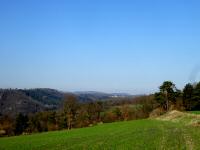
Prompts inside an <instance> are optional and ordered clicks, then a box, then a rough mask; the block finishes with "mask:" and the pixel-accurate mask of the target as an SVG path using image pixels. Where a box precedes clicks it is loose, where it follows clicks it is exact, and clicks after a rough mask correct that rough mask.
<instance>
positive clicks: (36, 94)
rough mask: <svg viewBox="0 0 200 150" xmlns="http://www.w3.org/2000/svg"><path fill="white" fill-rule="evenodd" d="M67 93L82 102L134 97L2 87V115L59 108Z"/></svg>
mask: <svg viewBox="0 0 200 150" xmlns="http://www.w3.org/2000/svg"><path fill="white" fill-rule="evenodd" d="M65 94H74V95H75V96H77V99H78V100H79V101H80V102H90V101H97V100H101V101H106V100H110V99H115V100H117V99H118V98H120V97H123V98H124V97H129V98H130V97H134V95H130V94H126V93H103V92H96V91H85V92H83V91H82V92H62V91H58V90H55V89H49V88H36V89H0V115H5V114H8V115H11V116H15V115H16V114H18V113H22V114H29V113H36V112H39V111H45V110H49V109H57V108H58V107H59V106H60V104H61V103H62V101H63V98H64V95H65Z"/></svg>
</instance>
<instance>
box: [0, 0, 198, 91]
mask: <svg viewBox="0 0 200 150" xmlns="http://www.w3.org/2000/svg"><path fill="white" fill-rule="evenodd" d="M199 8H200V2H199V1H198V0H196V1H194V0H157V1H155V0H151V1H150V0H130V1H127V0H121V1H119V0H98V1H97V0H91V1H88V0H80V1H78V0H54V1H52V0H1V1H0V69H1V71H0V87H1V88H36V87H48V88H56V89H60V90H64V91H80V90H82V91H84V90H85V91H88V90H96V91H103V92H129V93H133V94H142V93H149V92H153V91H155V90H157V88H158V86H159V85H160V84H161V83H162V82H163V81H164V80H172V81H173V82H175V83H176V84H177V87H179V88H182V87H183V86H184V84H185V83H187V82H190V81H191V80H197V79H196V78H198V79H200V78H199V77H198V76H197V77H195V79H194V76H195V75H192V77H193V79H192V78H191V77H190V76H191V73H193V72H195V70H194V69H195V68H199V67H198V65H199V64H200V9H199ZM196 72H197V71H196Z"/></svg>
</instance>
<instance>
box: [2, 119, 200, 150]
mask: <svg viewBox="0 0 200 150" xmlns="http://www.w3.org/2000/svg"><path fill="white" fill-rule="evenodd" d="M68 149H69V150H79V149H80V150H81V149H85V150H88V149H89V150H90V149H91V150H107V149H108V150H115V149H117V150H129V149H130V150H132V149H133V150H139V149H140V150H145V149H148V150H151V149H152V150H167V149H169V150H185V149H188V150H192V149H194V150H198V149H200V128H199V127H193V126H188V125H184V124H182V123H179V122H172V121H162V120H155V119H146V120H137V121H127V122H118V123H110V124H102V125H98V126H94V127H90V128H82V129H74V130H71V131H58V132H48V133H42V134H34V135H29V136H25V135H24V136H19V137H9V138H0V150H68Z"/></svg>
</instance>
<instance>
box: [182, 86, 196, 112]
mask: <svg viewBox="0 0 200 150" xmlns="http://www.w3.org/2000/svg"><path fill="white" fill-rule="evenodd" d="M193 93H194V88H193V85H192V84H190V83H188V84H186V86H185V87H184V89H183V105H184V107H185V109H186V110H191V109H192V97H193Z"/></svg>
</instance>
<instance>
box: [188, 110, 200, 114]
mask: <svg viewBox="0 0 200 150" xmlns="http://www.w3.org/2000/svg"><path fill="white" fill-rule="evenodd" d="M189 113H192V114H200V111H189Z"/></svg>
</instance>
